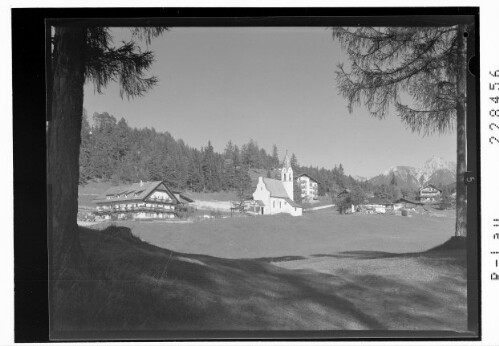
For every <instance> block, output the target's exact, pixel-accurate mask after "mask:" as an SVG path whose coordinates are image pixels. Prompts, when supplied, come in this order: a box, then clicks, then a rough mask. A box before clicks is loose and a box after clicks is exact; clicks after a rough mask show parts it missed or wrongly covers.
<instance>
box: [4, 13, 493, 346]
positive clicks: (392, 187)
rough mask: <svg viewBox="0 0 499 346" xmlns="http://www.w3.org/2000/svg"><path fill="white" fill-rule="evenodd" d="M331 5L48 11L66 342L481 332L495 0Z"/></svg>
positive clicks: (56, 309)
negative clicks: (483, 6) (483, 143)
mask: <svg viewBox="0 0 499 346" xmlns="http://www.w3.org/2000/svg"><path fill="white" fill-rule="evenodd" d="M316 10H317V11H316V12H304V15H303V16H301V15H300V9H297V8H295V9H291V11H287V12H286V11H283V12H284V13H285V14H284V15H279V10H278V9H274V12H272V11H270V13H269V11H268V10H267V12H266V11H263V13H265V15H259V16H258V15H253V14H252V12H251V11H250V12H249V14H248V15H241V13H243V11H242V10H239V11H235V12H234V13H235V14H232V13H231V12H230V11H228V10H227V9H226V10H225V11H222V10H221V12H220V13H221V14H220V15H217V11H216V10H215V9H212V11H207V10H206V12H203V10H201V9H197V10H195V11H194V10H191V12H189V10H187V9H184V10H183V12H182V11H181V12H179V13H180V14H178V15H177V14H173V15H172V14H171V13H170V12H168V11H167V10H163V12H161V11H159V10H158V13H159V14H158V15H153V14H151V13H154V12H153V11H149V14H148V16H147V18H146V17H144V16H141V14H137V15H134V14H131V12H127V13H128V15H121V14H120V13H119V14H117V15H113V16H109V17H106V15H105V14H106V13H107V14H109V13H110V12H109V11H108V12H104V13H103V14H104V15H95V14H88V13H85V12H84V11H82V12H81V15H78V16H77V17H78V18H75V17H76V16H75V15H74V14H75V13H76V14H78V11H77V10H75V9H73V12H71V13H69V14H65V13H64V12H60V13H59V12H54V13H55V15H53V16H47V18H45V28H44V30H45V33H44V35H45V42H44V47H45V52H43V54H44V56H45V62H44V66H45V67H44V68H45V87H46V117H45V118H44V119H45V120H44V123H45V128H44V134H45V139H44V140H45V144H46V147H45V148H44V150H45V151H46V161H45V162H46V221H47V232H46V233H47V245H46V246H47V256H48V257H47V263H48V268H47V269H48V280H47V282H46V284H47V292H48V296H47V305H48V326H49V340H50V341H112V340H129V341H133V340H198V339H199V340H221V339H230V340H244V339H255V338H256V339H260V340H272V339H278V340H290V339H296V338H302V339H303V338H306V339H310V340H313V339H316V338H322V339H327V340H333V341H334V340H335V339H350V338H355V339H356V340H362V339H363V338H365V339H366V340H368V339H373V338H381V339H382V338H386V339H397V338H399V339H405V340H406V339H411V338H414V339H418V338H423V339H429V340H440V339H443V340H459V341H463V340H469V341H475V340H479V339H480V336H481V335H480V306H481V305H480V302H481V296H480V290H479V286H480V282H479V281H480V257H479V256H480V252H479V251H480V244H479V239H480V238H479V228H478V227H479V211H480V205H479V198H478V197H479V184H478V180H479V179H478V178H479V151H478V148H479V139H480V137H479V135H478V133H479V132H478V128H479V109H478V104H479V101H480V99H479V94H478V91H479V85H478V78H477V73H478V58H477V57H478V44H479V35H478V8H471V7H468V8H465V9H461V10H460V11H458V10H456V9H454V10H453V9H452V8H449V9H447V10H443V9H441V10H440V11H435V14H429V11H426V12H425V11H424V10H423V9H422V8H419V9H418V8H415V9H414V11H413V14H409V13H410V11H407V10H406V11H402V12H401V14H400V15H397V16H388V15H384V16H383V15H382V11H381V9H378V11H374V12H376V13H374V12H373V14H372V15H367V14H366V13H365V12H363V16H360V15H358V16H354V15H352V14H351V12H348V11H347V14H346V15H343V16H342V15H340V14H341V11H338V13H339V15H333V14H332V13H333V12H334V11H331V9H330V11H325V12H324V13H325V14H324V15H320V14H319V13H320V11H319V9H316ZM399 10H400V9H399ZM18 11H19V12H18V13H17V15H18V16H19V15H22V13H23V10H18ZM14 12H15V10H14ZM132 12H133V11H132ZM395 12H396V10H395ZM199 13H206V14H205V15H202V16H200V15H199ZM162 14H164V16H163V15H162ZM482 73H484V72H482ZM498 76H499V72H498ZM496 84H497V83H496ZM41 111H43V110H41ZM491 143H492V142H491ZM24 217H26V216H24ZM38 231H40V230H38Z"/></svg>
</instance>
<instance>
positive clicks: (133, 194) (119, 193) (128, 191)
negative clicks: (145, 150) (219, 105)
mask: <svg viewBox="0 0 499 346" xmlns="http://www.w3.org/2000/svg"><path fill="white" fill-rule="evenodd" d="M160 185H162V186H163V187H165V189H166V192H167V193H168V195H169V196H170V197H171V198H172V200H173V201H174V202H175V203H178V200H177V198H176V197H175V195H174V194H173V193H172V192H171V190H170V189H168V187H167V186H166V184H164V182H163V181H149V182H147V181H146V182H143V183H134V184H131V185H121V186H112V187H110V188H109V189H107V190H106V191H105V192H104V193H102V194H101V195H99V196H98V197H97V198H96V199H95V200H94V201H95V202H96V203H110V202H116V201H135V200H145V199H146V198H147V197H148V196H149V195H150V194H151V193H152V192H153V191H154V190H156V189H157V188H158V187H159V186H160ZM107 196H110V197H111V199H110V200H108V199H107ZM125 196H126V197H125Z"/></svg>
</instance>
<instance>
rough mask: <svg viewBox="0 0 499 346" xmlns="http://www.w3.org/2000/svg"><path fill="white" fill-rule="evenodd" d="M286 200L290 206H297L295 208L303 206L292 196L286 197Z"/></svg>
mask: <svg viewBox="0 0 499 346" xmlns="http://www.w3.org/2000/svg"><path fill="white" fill-rule="evenodd" d="M285 200H286V202H288V203H289V205H290V206H292V207H295V208H303V207H302V206H301V205H299V204H298V203H296V202H295V201H293V200H291V199H290V198H285Z"/></svg>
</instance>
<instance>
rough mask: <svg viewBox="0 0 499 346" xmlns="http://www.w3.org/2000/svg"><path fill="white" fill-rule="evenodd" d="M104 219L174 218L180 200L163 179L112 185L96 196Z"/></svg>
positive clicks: (98, 207)
mask: <svg viewBox="0 0 499 346" xmlns="http://www.w3.org/2000/svg"><path fill="white" fill-rule="evenodd" d="M95 203H96V204H97V211H96V215H97V216H100V217H101V218H103V219H111V218H116V219H129V218H131V219H173V218H175V217H177V215H178V214H177V211H178V207H179V206H181V203H180V201H179V200H178V198H177V197H176V196H175V194H174V193H173V192H172V191H171V190H170V189H169V188H168V187H167V186H166V184H165V183H164V182H162V181H151V182H142V181H141V182H140V183H135V184H132V185H124V186H113V187H111V188H109V189H108V190H107V191H106V192H104V193H103V194H102V195H100V196H99V197H97V198H96V199H95Z"/></svg>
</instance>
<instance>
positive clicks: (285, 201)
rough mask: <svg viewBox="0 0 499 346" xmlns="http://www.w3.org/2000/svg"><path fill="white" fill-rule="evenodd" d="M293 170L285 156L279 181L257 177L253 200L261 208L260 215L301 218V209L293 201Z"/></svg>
mask: <svg viewBox="0 0 499 346" xmlns="http://www.w3.org/2000/svg"><path fill="white" fill-rule="evenodd" d="M293 184H294V178H293V169H292V168H291V164H290V161H289V157H288V155H287V154H286V157H285V158H284V164H283V167H282V169H281V180H277V179H270V178H264V177H259V178H258V184H257V185H256V190H255V192H253V200H254V201H255V202H256V203H258V205H259V206H260V208H261V211H260V214H262V215H274V214H280V213H287V214H291V215H293V216H301V215H302V212H303V207H302V206H300V205H299V204H297V203H295V202H294V201H293Z"/></svg>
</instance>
